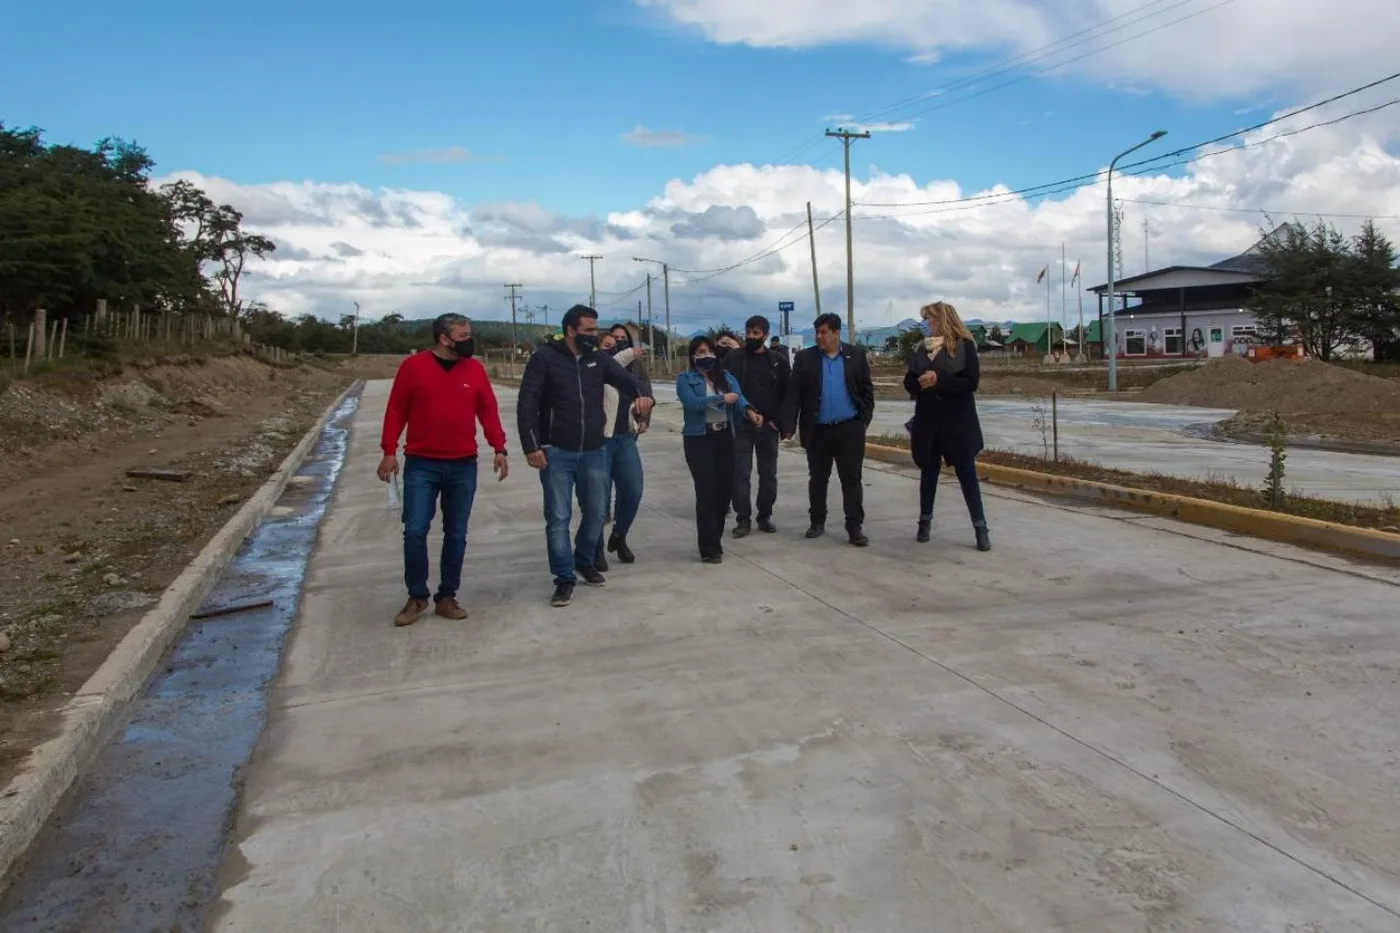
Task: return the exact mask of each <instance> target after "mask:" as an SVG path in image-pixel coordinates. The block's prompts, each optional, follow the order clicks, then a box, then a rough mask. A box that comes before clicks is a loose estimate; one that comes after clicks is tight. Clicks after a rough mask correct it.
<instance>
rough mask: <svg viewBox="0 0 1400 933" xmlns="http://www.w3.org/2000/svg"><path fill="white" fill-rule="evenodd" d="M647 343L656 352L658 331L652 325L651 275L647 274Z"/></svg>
mask: <svg viewBox="0 0 1400 933" xmlns="http://www.w3.org/2000/svg"><path fill="white" fill-rule="evenodd" d="M647 343H648V344H650V345H651V348H652V351H653V352H655V350H656V330H655V328H654V327H653V325H652V323H651V273H650V272H648V273H647Z"/></svg>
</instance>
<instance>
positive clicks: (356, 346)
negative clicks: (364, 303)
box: [350, 301, 360, 356]
mask: <svg viewBox="0 0 1400 933" xmlns="http://www.w3.org/2000/svg"><path fill="white" fill-rule="evenodd" d="M350 355H351V356H359V355H360V303H359V302H358V301H357V302H355V327H354V331H353V334H352V336H351V337H350Z"/></svg>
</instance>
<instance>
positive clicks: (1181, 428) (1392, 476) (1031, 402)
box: [657, 386, 1400, 503]
mask: <svg viewBox="0 0 1400 933" xmlns="http://www.w3.org/2000/svg"><path fill="white" fill-rule="evenodd" d="M657 395H658V398H663V399H666V400H667V401H672V400H674V398H675V393H674V390H672V389H671V388H670V387H664V386H663V387H661V388H660V389H659V390H658V393H657ZM875 407H876V413H875V424H874V425H873V426H872V429H873V430H874V431H877V432H880V433H884V434H903V433H904V422H906V421H908V420H909V418H910V416H912V415H913V414H914V405H913V403H912V402H907V401H899V400H889V399H881V400H880V401H879V404H878V405H876V406H875ZM1037 407H1039V408H1041V409H1042V410H1043V415H1044V417H1045V418H1046V419H1047V421H1048V419H1049V418H1050V400H1049V399H1042V398H1033V397H1029V396H1018V397H1000V398H981V397H979V398H978V400H977V409H978V412H979V414H980V415H981V418H982V429H983V432H984V433H985V434H986V436H987V444H988V445H989V446H992V447H996V448H999V449H1001V450H1010V451H1017V452H1019V453H1026V454H1040V453H1041V452H1042V451H1043V450H1044V446H1043V445H1044V443H1047V442H1048V440H1049V438H1048V436H1047V437H1045V438H1042V436H1041V433H1040V430H1039V429H1038V428H1036V427H1035V425H1034V422H1035V419H1036V418H1037V416H1038V414H1039V413H1038V412H1037V411H1036V410H1035V409H1036V408H1037ZM1233 414H1234V412H1233V411H1226V410H1223V409H1216V408H1193V407H1189V406H1185V405H1145V404H1140V403H1138V402H1106V401H1101V400H1097V399H1083V398H1062V399H1060V453H1062V454H1063V455H1065V456H1068V457H1077V458H1079V459H1081V460H1089V461H1092V462H1094V463H1098V464H1101V465H1103V466H1106V467H1115V468H1117V469H1121V470H1133V471H1135V472H1139V473H1165V474H1167V475H1170V476H1179V477H1183V478H1185V479H1225V480H1233V481H1235V482H1237V483H1239V484H1240V485H1243V486H1259V485H1261V484H1262V483H1263V481H1264V477H1265V476H1266V475H1267V474H1268V472H1269V451H1268V450H1267V449H1266V448H1264V447H1262V446H1260V445H1258V444H1239V443H1232V442H1228V441H1217V440H1212V439H1210V438H1208V437H1206V436H1205V429H1206V428H1208V427H1210V426H1211V425H1213V424H1215V423H1217V422H1219V421H1223V420H1225V419H1226V418H1229V417H1230V416H1232V415H1233ZM1048 430H1049V429H1048V428H1047V432H1048ZM1287 477H1288V483H1287V485H1288V488H1289V489H1290V490H1295V489H1296V490H1299V491H1301V492H1304V493H1306V494H1308V495H1311V496H1320V497H1322V498H1324V499H1336V500H1338V501H1341V502H1369V503H1383V502H1387V501H1395V500H1400V457H1389V456H1383V455H1376V454H1349V453H1338V452H1336V451H1329V450H1316V449H1311V448H1305V447H1293V448H1291V449H1290V450H1289V451H1288V463H1287Z"/></svg>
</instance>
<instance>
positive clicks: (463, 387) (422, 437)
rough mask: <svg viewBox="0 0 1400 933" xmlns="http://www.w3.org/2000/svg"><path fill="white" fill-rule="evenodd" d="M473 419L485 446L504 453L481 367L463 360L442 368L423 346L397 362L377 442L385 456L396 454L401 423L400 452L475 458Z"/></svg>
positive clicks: (441, 457) (498, 421) (496, 412)
mask: <svg viewBox="0 0 1400 933" xmlns="http://www.w3.org/2000/svg"><path fill="white" fill-rule="evenodd" d="M478 420H480V421H481V428H482V430H483V431H485V432H486V442H487V443H488V444H490V445H491V448H492V449H493V450H496V451H504V450H505V449H506V432H505V430H504V429H502V427H501V414H500V410H499V409H498V408H497V406H496V393H495V391H494V390H492V388H491V380H490V378H488V377H487V375H486V367H485V366H482V365H481V361H480V360H477V359H467V360H458V361H457V364H456V365H455V366H453V367H452V368H451V369H447V370H445V369H443V368H442V364H441V363H439V362H438V360H437V358H436V357H435V356H433V352H432V351H431V350H424V351H422V352H421V353H415V354H413V355H412V356H410V357H409V358H408V359H406V360H404V361H403V362H402V363H401V364H400V365H399V372H398V375H396V376H394V387H393V389H391V390H390V391H389V407H388V408H386V409H385V410H384V433H383V434H382V435H381V437H380V439H379V446H380V447H382V448H383V450H384V453H385V455H386V456H390V457H393V456H396V455H397V454H398V450H399V436H400V435H401V434H403V429H404V426H405V425H407V426H408V443H407V444H405V445H404V453H406V454H409V455H411V456H415V457H430V458H432V459H434V460H457V459H460V458H462V457H475V456H476V423H477V421H478Z"/></svg>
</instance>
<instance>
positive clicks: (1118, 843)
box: [212, 383, 1400, 933]
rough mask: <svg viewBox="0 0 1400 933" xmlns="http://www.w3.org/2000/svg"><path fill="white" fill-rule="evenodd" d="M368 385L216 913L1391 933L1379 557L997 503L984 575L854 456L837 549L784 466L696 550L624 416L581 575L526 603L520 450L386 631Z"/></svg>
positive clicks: (1386, 672)
mask: <svg viewBox="0 0 1400 933" xmlns="http://www.w3.org/2000/svg"><path fill="white" fill-rule="evenodd" d="M387 388H388V386H387V384H384V383H371V384H370V386H369V387H368V389H367V390H366V392H365V396H364V399H363V402H362V404H361V406H360V408H359V410H358V412H357V414H356V416H355V423H354V428H353V432H352V435H351V438H350V448H349V453H348V459H347V461H346V466H345V469H344V472H343V473H342V475H341V478H340V483H339V488H338V490H337V493H336V496H335V500H334V502H333V503H332V506H331V508H330V510H329V512H328V514H327V516H326V518H325V520H324V524H323V526H322V528H321V533H320V539H319V543H318V545H317V548H316V550H315V552H314V554H313V555H312V559H311V561H310V564H309V568H308V571H307V575H306V579H305V590H304V596H303V602H302V610H301V616H300V618H299V620H298V622H297V627H296V631H295V634H294V636H293V639H292V641H291V643H290V645H289V647H288V649H287V653H286V655H285V657H284V661H283V671H282V675H281V677H280V679H279V681H278V682H277V685H276V687H275V689H274V694H273V697H272V701H271V707H272V712H271V716H270V721H269V724H268V727H267V731H266V732H265V734H264V737H263V740H262V743H261V745H260V748H259V750H258V752H257V753H256V754H255V756H254V759H253V761H252V762H251V763H250V764H249V766H248V768H247V769H246V773H245V776H246V785H245V788H244V794H243V800H242V805H241V808H240V812H239V816H238V819H237V823H236V826H235V830H234V832H235V838H234V840H233V842H232V843H231V845H232V846H234V847H236V851H235V852H231V854H230V856H229V858H228V860H227V865H226V870H225V876H226V877H225V884H226V887H225V891H224V898H225V901H224V903H223V905H222V906H221V908H220V910H219V912H218V914H217V916H216V918H215V920H214V922H213V924H212V926H213V929H216V930H219V931H222V933H243V931H267V930H279V931H328V933H329V931H338V933H352V931H383V930H395V931H405V933H416V931H425V933H426V931H448V930H472V931H520V930H555V931H577V930H606V931H621V930H635V931H644V930H646V931H651V930H668V931H691V930H695V931H701V930H704V931H720V930H726V931H727V930H752V931H765V933H772V931H787V930H851V931H906V930H907V931H926V930H938V931H961V930H968V931H973V930H976V931H1001V930H1007V931H1011V930H1016V931H1022V930H1024V931H1049V930H1066V931H1071V930H1072V931H1076V933H1094V931H1104V933H1127V931H1138V930H1141V931H1148V930H1154V931H1155V930H1183V931H1186V930H1190V931H1196V930H1239V931H1264V930H1269V931H1274V930H1278V931H1283V930H1294V931H1308V930H1315V931H1323V930H1325V931H1328V933H1335V931H1343V930H1356V931H1363V930H1364V931H1394V930H1396V929H1400V842H1398V841H1397V840H1400V809H1397V808H1396V807H1395V806H1394V802H1395V788H1396V787H1397V786H1400V690H1397V682H1400V650H1397V647H1396V642H1395V638H1394V621H1395V611H1394V607H1395V605H1396V600H1397V596H1400V589H1397V587H1400V574H1397V573H1395V572H1393V571H1390V570H1386V569H1377V568H1371V567H1367V566H1364V565H1353V564H1349V563H1347V562H1344V561H1341V560H1338V559H1336V558H1329V557H1321V556H1313V555H1309V554H1307V553H1304V552H1301V551H1295V550H1293V549H1290V548H1285V547H1281V546H1277V545H1273V546H1267V547H1261V548H1260V549H1255V547H1254V545H1253V544H1252V543H1251V542H1248V541H1242V540H1238V539H1234V538H1230V537H1228V536H1224V535H1215V534H1213V533H1205V534H1204V535H1203V534H1202V533H1201V532H1200V531H1199V530H1190V529H1183V528H1182V527H1181V526H1176V525H1174V524H1172V523H1170V522H1166V521H1163V520H1159V519H1143V518H1138V517H1132V516H1127V515H1125V514H1124V513H1119V512H1113V511H1109V510H1103V509H1089V508H1079V507H1073V506H1067V505H1065V504H1063V503H1060V502H1041V501H1037V500H1034V499H1032V498H1029V497H1026V496H1020V495H1011V494H1007V493H1004V492H999V491H989V512H990V517H991V523H992V528H993V534H994V539H995V544H996V550H995V551H994V552H993V553H991V554H979V553H977V552H976V551H974V550H973V549H972V548H971V547H970V545H971V532H970V529H969V527H968V522H967V518H966V515H965V513H964V512H963V506H962V502H961V499H960V497H959V496H958V494H957V490H956V486H955V484H949V487H948V488H947V489H945V490H944V494H942V495H941V497H940V500H939V506H938V515H937V523H936V530H935V536H934V540H933V542H932V543H930V544H927V545H916V544H915V543H914V542H913V525H914V521H913V519H914V511H913V510H914V495H915V485H914V482H913V481H912V479H911V477H910V476H909V475H908V471H902V470H900V469H898V468H889V467H880V466H878V465H875V464H869V465H867V473H866V497H867V498H866V504H867V510H868V513H869V519H868V530H869V533H870V536H871V538H872V542H873V543H872V545H871V547H870V548H868V549H865V550H857V549H855V548H852V547H850V546H849V545H847V544H845V543H844V542H843V541H842V540H841V538H840V536H839V535H835V534H833V535H828V536H827V537H826V538H825V539H823V540H818V541H815V542H809V541H805V540H803V539H802V538H801V531H802V529H803V527H805V515H804V511H805V506H804V500H805V495H804V493H805V484H804V482H803V465H802V460H801V458H800V457H798V456H794V455H790V454H785V455H784V456H783V457H782V479H781V482H782V486H781V493H780V499H779V509H778V512H777V516H776V518H777V521H778V524H779V527H780V531H779V533H778V534H776V535H755V536H753V537H751V538H748V539H745V540H743V541H735V542H732V543H728V544H727V545H726V547H727V555H726V560H725V563H724V564H723V565H722V566H720V567H709V566H703V565H701V564H700V563H699V562H698V560H697V556H696V551H695V541H694V530H693V524H692V517H691V515H692V502H693V498H692V496H691V492H690V480H689V476H688V474H687V472H686V470H685V467H684V464H683V462H682V458H681V454H680V444H679V438H678V437H677V436H676V435H675V434H673V433H669V432H666V431H665V430H664V429H658V431H656V432H654V433H653V434H651V435H648V436H647V437H646V438H644V439H643V449H644V452H645V455H644V456H645V461H646V467H647V476H646V481H647V493H646V500H645V504H644V508H643V512H642V515H641V518H640V520H639V521H638V523H637V526H636V528H635V529H634V532H633V534H632V543H633V545H634V547H635V548H636V549H637V551H638V556H639V559H638V563H636V564H635V565H633V566H631V567H625V568H615V569H614V572H613V573H611V574H610V575H609V582H608V586H607V587H606V588H605V589H601V590H594V589H584V588H580V591H579V593H578V594H577V595H576V597H575V600H574V603H573V605H572V606H570V607H568V608H566V609H562V610H561V609H551V608H549V606H548V605H547V597H548V593H549V589H550V587H549V575H548V572H547V570H546V568H545V557H544V535H543V523H542V517H541V501H540V488H539V482H538V480H537V479H536V477H535V475H534V473H533V472H532V471H530V470H529V469H528V468H527V467H526V466H525V465H524V463H523V458H521V457H520V456H519V452H518V451H515V456H514V457H513V461H514V462H513V469H514V472H513V474H512V475H511V477H510V478H509V479H508V480H507V481H506V482H504V483H500V484H498V483H496V482H495V481H494V479H492V478H491V477H489V475H484V476H483V477H482V480H481V484H480V491H479V493H478V497H477V501H476V509H475V513H474V515H473V517H472V524H471V532H470V538H469V543H468V558H467V567H466V588H465V592H464V593H463V599H464V602H465V604H466V605H467V606H468V607H469V608H470V610H471V612H472V616H471V618H470V619H469V620H468V621H466V622H448V621H446V620H443V619H439V618H436V617H432V616H427V617H425V618H424V619H423V620H422V621H421V622H419V623H418V624H417V625H415V626H413V627H411V628H408V629H394V628H393V627H392V626H391V625H390V622H389V620H390V618H391V616H392V614H393V613H394V611H395V610H396V609H397V608H398V606H399V604H400V603H401V602H402V599H403V592H402V584H401V582H400V581H399V566H400V561H399V544H398V540H399V528H398V525H397V523H396V520H395V517H394V516H393V514H392V513H390V512H389V510H388V508H387V506H386V504H385V493H384V488H383V486H382V485H380V484H379V483H377V482H376V481H375V480H374V478H373V469H374V464H375V461H376V460H377V458H378V451H377V437H378V424H379V418H380V413H381V412H382V410H383V405H384V400H385V397H386V395H387ZM503 403H504V405H505V407H506V408H507V409H509V408H510V407H511V404H512V400H511V398H510V396H509V394H508V393H503ZM511 433H512V434H513V433H514V432H513V431H512V432H511ZM836 501H837V497H836V495H835V489H834V488H833V497H832V502H833V506H834V505H835V504H836ZM833 524H835V523H833Z"/></svg>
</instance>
